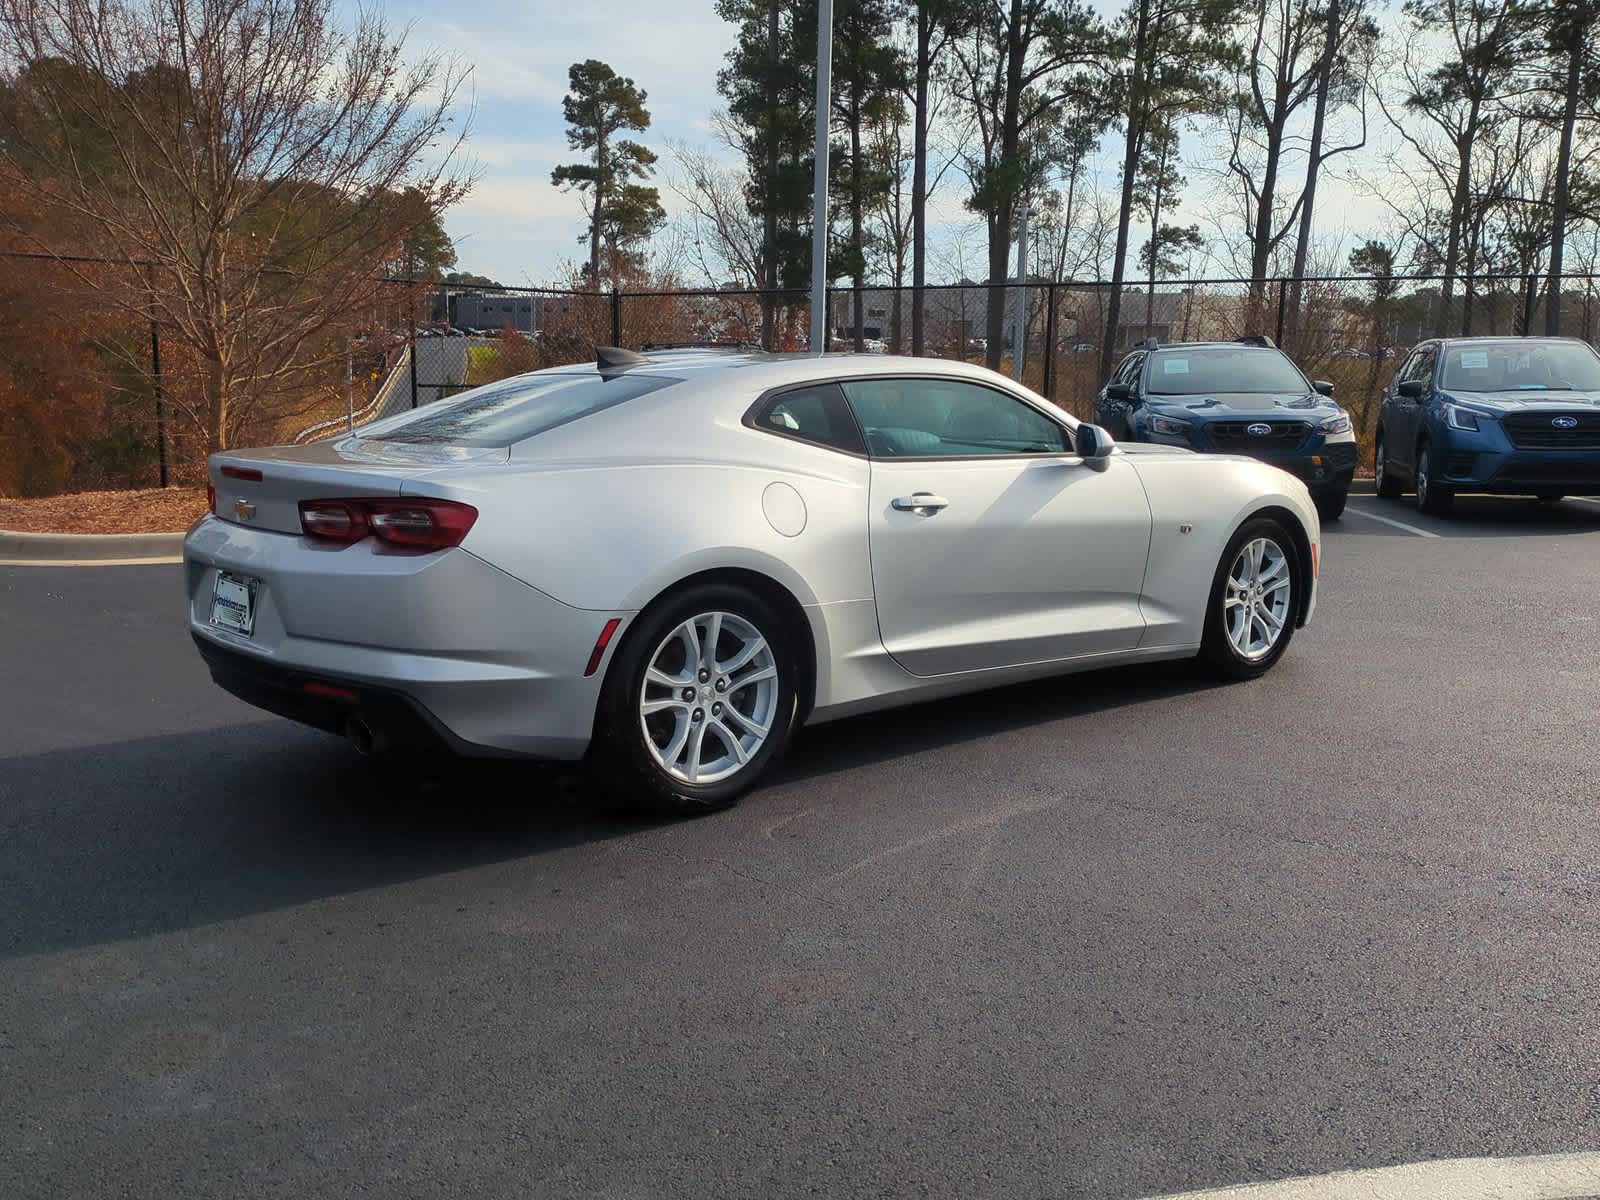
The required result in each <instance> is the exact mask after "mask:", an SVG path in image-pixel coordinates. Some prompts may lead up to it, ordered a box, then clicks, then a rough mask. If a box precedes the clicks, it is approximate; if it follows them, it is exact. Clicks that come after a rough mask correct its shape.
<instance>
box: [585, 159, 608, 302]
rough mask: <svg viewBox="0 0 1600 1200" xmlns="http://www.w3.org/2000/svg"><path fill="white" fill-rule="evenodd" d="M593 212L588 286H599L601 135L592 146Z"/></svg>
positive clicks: (602, 193)
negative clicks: (593, 171) (595, 144)
mask: <svg viewBox="0 0 1600 1200" xmlns="http://www.w3.org/2000/svg"><path fill="white" fill-rule="evenodd" d="M594 165H595V169H596V176H597V178H596V179H595V181H594V213H593V214H592V223H591V224H590V226H589V286H590V287H594V288H598V287H599V286H600V215H601V213H602V212H604V211H605V203H606V139H605V138H604V137H602V138H601V139H600V143H599V145H597V146H596V147H595V148H594Z"/></svg>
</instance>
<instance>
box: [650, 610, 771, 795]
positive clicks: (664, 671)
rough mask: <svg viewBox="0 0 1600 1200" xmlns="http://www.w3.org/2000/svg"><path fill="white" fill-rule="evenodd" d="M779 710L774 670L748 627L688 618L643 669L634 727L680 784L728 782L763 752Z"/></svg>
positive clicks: (715, 616)
mask: <svg viewBox="0 0 1600 1200" xmlns="http://www.w3.org/2000/svg"><path fill="white" fill-rule="evenodd" d="M777 707H778V664H777V659H776V658H775V657H774V655H773V652H772V647H771V645H770V644H769V643H768V641H767V639H766V638H765V637H764V636H763V635H762V633H761V631H760V630H759V629H757V628H756V627H755V625H754V624H752V623H751V622H750V621H749V620H748V619H746V618H744V617H741V616H739V615H738V614H737V613H730V612H709V613H702V614H700V615H699V616H697V617H691V618H690V619H689V620H687V621H684V622H683V623H682V624H681V625H679V626H678V627H677V628H675V629H673V630H672V631H671V632H670V633H668V634H667V636H666V637H665V638H663V639H662V641H661V644H660V645H659V646H657V647H656V649H655V652H654V653H653V654H652V655H651V656H650V660H649V665H648V666H647V667H646V668H645V673H644V684H643V686H642V687H641V688H640V690H639V721H640V724H641V726H642V727H643V729H644V739H645V745H646V746H647V747H648V749H649V751H650V753H651V755H652V757H654V759H655V760H656V763H657V764H658V765H659V766H660V767H661V769H662V770H664V771H666V772H667V774H669V775H671V776H672V777H673V778H674V779H679V780H682V781H683V782H684V783H692V784H710V783H716V782H718V781H719V780H723V779H727V778H728V777H729V776H731V775H734V774H736V773H737V772H738V771H740V770H741V769H743V768H744V766H745V765H746V764H747V763H749V762H750V760H751V759H752V758H754V757H755V756H756V754H757V753H758V752H759V751H760V750H761V747H762V746H763V745H765V744H766V741H767V738H768V736H769V735H770V734H771V732H772V723H773V718H774V717H775V715H776V713H777Z"/></svg>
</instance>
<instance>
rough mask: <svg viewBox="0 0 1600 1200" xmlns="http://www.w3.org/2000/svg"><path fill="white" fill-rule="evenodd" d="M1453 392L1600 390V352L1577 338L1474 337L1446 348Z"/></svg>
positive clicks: (1445, 384)
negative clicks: (1499, 339) (1500, 339)
mask: <svg viewBox="0 0 1600 1200" xmlns="http://www.w3.org/2000/svg"><path fill="white" fill-rule="evenodd" d="M1439 386H1440V387H1442V388H1444V389H1445V390H1446V391H1453V392H1524V391H1534V392H1550V391H1584V392H1589V391H1600V357H1596V355H1595V352H1594V351H1593V350H1591V349H1589V347H1587V346H1584V345H1581V344H1579V343H1577V342H1534V341H1527V342H1487V343H1486V342H1477V343H1473V342H1468V343H1466V344H1465V345H1460V346H1446V347H1445V349H1444V371H1443V373H1442V374H1441V375H1440V376H1439Z"/></svg>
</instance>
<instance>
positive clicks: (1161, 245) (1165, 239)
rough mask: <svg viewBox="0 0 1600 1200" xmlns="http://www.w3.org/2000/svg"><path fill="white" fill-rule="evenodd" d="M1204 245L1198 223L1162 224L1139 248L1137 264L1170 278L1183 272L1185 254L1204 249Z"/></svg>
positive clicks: (1162, 277) (1160, 276) (1146, 269)
mask: <svg viewBox="0 0 1600 1200" xmlns="http://www.w3.org/2000/svg"><path fill="white" fill-rule="evenodd" d="M1205 245H1206V240H1205V238H1203V237H1201V236H1200V227H1199V226H1198V225H1186V226H1183V227H1182V228H1180V227H1178V226H1176V225H1162V226H1161V227H1160V229H1158V230H1157V231H1156V235H1155V237H1153V238H1149V239H1146V241H1145V243H1144V245H1143V246H1142V247H1141V248H1140V250H1139V266H1140V267H1142V268H1143V269H1144V270H1145V271H1146V272H1147V273H1151V274H1154V275H1155V276H1156V277H1157V278H1160V279H1170V278H1171V277H1172V276H1174V275H1179V274H1182V273H1183V272H1184V269H1185V265H1186V256H1187V255H1190V254H1194V253H1196V252H1198V251H1200V250H1204V249H1205ZM1152 262H1153V263H1154V268H1153V270H1152V266H1151V264H1152Z"/></svg>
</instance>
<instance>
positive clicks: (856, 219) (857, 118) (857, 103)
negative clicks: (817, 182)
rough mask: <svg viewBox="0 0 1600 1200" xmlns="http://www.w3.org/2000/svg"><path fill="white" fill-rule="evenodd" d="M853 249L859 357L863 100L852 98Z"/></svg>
mask: <svg viewBox="0 0 1600 1200" xmlns="http://www.w3.org/2000/svg"><path fill="white" fill-rule="evenodd" d="M850 249H851V250H852V251H854V252H855V269H854V270H853V271H852V272H851V274H850V285H851V286H850V335H851V344H852V345H853V346H854V348H855V351H856V353H857V354H860V353H861V351H863V350H865V349H866V345H865V335H864V334H863V333H862V328H861V326H862V322H863V321H864V320H865V316H866V314H865V312H864V309H865V298H864V297H863V296H862V294H861V272H862V270H863V268H864V266H865V263H866V250H865V248H864V247H863V245H862V237H861V97H860V96H859V95H858V94H855V93H854V91H852V94H851V96H850Z"/></svg>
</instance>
